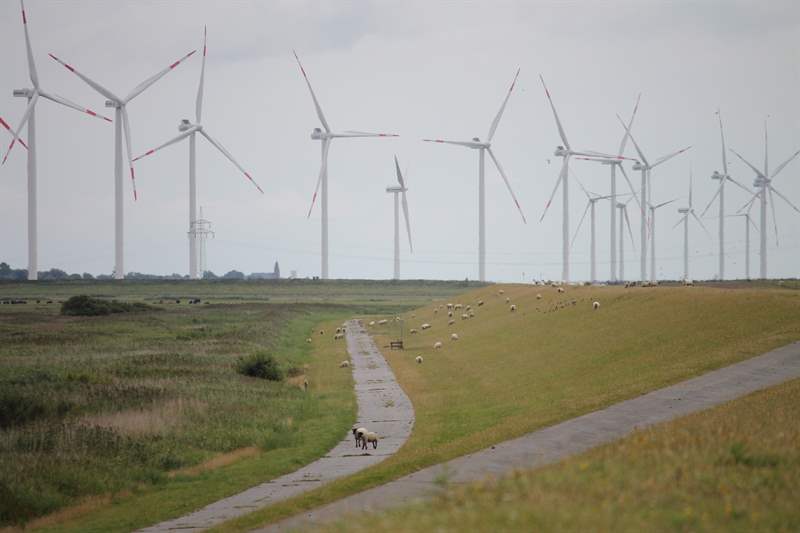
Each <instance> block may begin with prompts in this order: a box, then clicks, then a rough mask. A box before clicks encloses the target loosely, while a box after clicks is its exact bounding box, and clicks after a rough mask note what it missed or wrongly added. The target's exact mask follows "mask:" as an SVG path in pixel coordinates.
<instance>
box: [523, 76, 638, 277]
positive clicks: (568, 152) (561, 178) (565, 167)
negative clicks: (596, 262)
mask: <svg viewBox="0 0 800 533" xmlns="http://www.w3.org/2000/svg"><path fill="white" fill-rule="evenodd" d="M539 79H540V80H541V81H542V87H544V92H545V94H546V95H547V99H548V100H549V102H550V108H551V109H552V110H553V117H554V118H555V120H556V126H557V127H558V134H559V136H560V137H561V142H563V143H564V144H563V146H558V147H557V148H556V151H555V152H554V154H555V156H556V157H562V158H563V159H564V160H563V162H562V163H561V172H560V173H559V175H558V181H556V186H555V187H553V192H552V193H551V194H550V199H549V200H548V201H547V205H546V206H545V208H544V212H543V213H542V216H541V218H540V219H539V222H541V221H542V220H544V217H545V215H546V214H547V210H548V209H549V208H550V203H551V202H552V201H553V197H554V196H555V195H556V191H558V187H559V185H561V187H562V188H563V190H562V192H563V195H564V196H563V198H564V204H563V214H562V216H563V220H562V223H561V262H562V267H561V279H562V281H564V282H565V283H567V282H569V247H570V243H569V182H568V178H569V158H570V157H572V156H586V157H590V158H603V159H609V160H611V159H618V160H622V159H625V158H624V157H622V156H613V155H608V154H602V153H600V152H594V151H588V150H587V151H582V152H576V151H573V150H572V147H571V146H570V144H569V141H568V140H567V134H566V133H564V128H563V126H562V125H561V120H560V119H559V118H558V112H557V111H556V106H555V105H554V104H553V99H552V98H551V97H550V91H548V90H547V85H545V83H544V78H543V77H542V76H541V75H539Z"/></svg>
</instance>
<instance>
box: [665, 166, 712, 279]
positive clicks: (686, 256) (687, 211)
mask: <svg viewBox="0 0 800 533" xmlns="http://www.w3.org/2000/svg"><path fill="white" fill-rule="evenodd" d="M678 213H680V214H682V215H683V216H682V217H681V218H680V219H679V220H678V222H676V223H675V225H674V226H672V228H673V229H675V228H677V227H678V225H679V224H680V223H681V222H683V279H684V281H686V280H688V279H689V215H691V216H693V217H694V219H695V220H697V223H698V224H700V227H701V228H703V231H705V232H706V235H708V230H707V229H706V226H705V224H703V221H702V220H700V217H698V216H697V213H695V211H694V207H693V204H692V174H691V172H689V207H681V208H679V209H678Z"/></svg>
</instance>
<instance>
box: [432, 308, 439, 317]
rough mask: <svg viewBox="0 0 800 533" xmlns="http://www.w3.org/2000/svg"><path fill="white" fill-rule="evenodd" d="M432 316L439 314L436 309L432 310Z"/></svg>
mask: <svg viewBox="0 0 800 533" xmlns="http://www.w3.org/2000/svg"><path fill="white" fill-rule="evenodd" d="M433 314H434V315H436V314H439V308H438V307H437V308H435V309H434V310H433Z"/></svg>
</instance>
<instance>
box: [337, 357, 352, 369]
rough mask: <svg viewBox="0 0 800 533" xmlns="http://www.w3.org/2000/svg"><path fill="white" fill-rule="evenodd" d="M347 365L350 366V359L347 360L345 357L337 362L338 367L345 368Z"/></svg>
mask: <svg viewBox="0 0 800 533" xmlns="http://www.w3.org/2000/svg"><path fill="white" fill-rule="evenodd" d="M349 366H350V361H348V360H347V359H345V360H344V361H342V362H341V363H339V368H347V367H349Z"/></svg>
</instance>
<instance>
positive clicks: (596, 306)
mask: <svg viewBox="0 0 800 533" xmlns="http://www.w3.org/2000/svg"><path fill="white" fill-rule="evenodd" d="M592 309H594V310H595V311H596V310H598V309H600V302H592Z"/></svg>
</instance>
